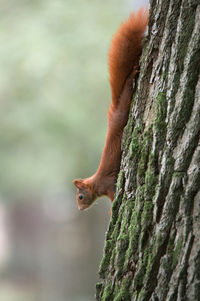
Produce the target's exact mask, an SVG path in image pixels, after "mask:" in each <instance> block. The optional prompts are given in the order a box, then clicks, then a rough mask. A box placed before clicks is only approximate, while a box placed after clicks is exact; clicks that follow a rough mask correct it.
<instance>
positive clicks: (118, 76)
mask: <svg viewBox="0 0 200 301" xmlns="http://www.w3.org/2000/svg"><path fill="white" fill-rule="evenodd" d="M147 23H148V13H147V11H146V10H144V9H140V10H139V11H138V12H137V13H136V14H135V13H132V14H131V15H130V17H129V18H128V20H127V21H125V22H124V23H122V24H121V25H120V27H119V29H118V31H117V32H116V34H115V35H114V37H113V39H112V42H111V47H110V50H109V54H108V65H109V74H110V86H111V93H112V102H111V105H110V108H109V110H108V131H107V136H106V142H105V146H104V149H103V153H102V156H101V161H100V164H99V167H98V169H97V171H96V173H95V174H94V175H93V176H91V177H89V178H86V179H75V180H74V181H73V183H74V185H75V186H76V187H77V203H78V208H79V209H80V210H84V209H86V208H88V207H89V206H90V205H91V204H92V203H93V202H94V201H95V200H96V199H97V198H98V197H101V196H103V195H105V196H108V198H110V200H111V202H112V201H113V200H114V195H115V185H116V181H117V176H118V173H119V169H120V162H121V153H122V152H121V140H122V134H123V130H124V127H125V125H126V123H127V120H128V115H129V110H130V103H131V98H132V94H133V79H134V77H135V75H136V73H137V72H138V71H137V68H138V64H139V58H140V55H141V51H142V40H143V38H144V33H145V30H146V26H147Z"/></svg>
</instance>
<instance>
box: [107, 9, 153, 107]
mask: <svg viewBox="0 0 200 301" xmlns="http://www.w3.org/2000/svg"><path fill="white" fill-rule="evenodd" d="M147 24H148V12H147V10H145V9H143V8H142V9H140V10H139V11H138V12H137V13H136V14H135V13H132V14H131V15H130V17H129V18H128V20H127V21H125V22H124V23H122V24H121V25H120V27H119V29H118V31H117V32H116V34H115V35H114V37H113V39H112V42H111V46H110V50H109V54H108V65H109V73H110V85H111V92H112V104H113V105H117V103H118V100H119V97H120V94H121V92H122V89H123V86H124V83H125V81H126V79H127V78H128V76H129V75H130V74H131V72H132V71H133V68H134V66H137V65H138V62H139V58H140V55H141V51H142V39H143V37H144V33H145V30H146V26H147Z"/></svg>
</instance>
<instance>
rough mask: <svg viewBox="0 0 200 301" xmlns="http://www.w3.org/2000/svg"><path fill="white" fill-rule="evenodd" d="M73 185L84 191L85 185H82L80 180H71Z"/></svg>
mask: <svg viewBox="0 0 200 301" xmlns="http://www.w3.org/2000/svg"><path fill="white" fill-rule="evenodd" d="M73 183H74V185H75V186H76V187H77V188H79V189H84V188H86V187H87V185H86V184H84V183H83V180H82V179H75V180H73Z"/></svg>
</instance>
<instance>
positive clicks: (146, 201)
mask: <svg viewBox="0 0 200 301" xmlns="http://www.w3.org/2000/svg"><path fill="white" fill-rule="evenodd" d="M199 53H200V4H199V1H195V0H193V1H190V0H187V1H186V0H182V1H181V0H171V1H166V0H160V1H151V6H150V21H149V35H148V37H147V41H146V46H145V49H144V51H143V56H142V58H141V68H140V76H139V80H138V83H137V91H136V93H135V94H134V100H133V103H132V106H131V110H130V115H129V121H128V123H127V126H126V128H125V131H124V137H123V146H122V148H123V154H122V162H121V169H120V173H119V177H118V181H117V191H116V197H115V200H114V203H113V207H112V216H111V221H110V225H109V228H108V231H107V234H106V241H105V248H104V255H103V259H102V262H101V265H100V271H99V274H100V278H101V279H100V282H99V283H98V284H97V286H96V300H98V301H100V300H101V301H104V300H109V301H112V300H114V301H129V300H130V301H139V300H141V301H146V300H151V301H153V300H154V301H155V300H156V301H157V300H160V301H164V300H167V301H169V300H170V301H174V300H189V301H190V300H191V301H193V300H200V274H199V270H200V234H199V226H198V225H199V224H200V138H199V137H200V79H199V71H200V55H199Z"/></svg>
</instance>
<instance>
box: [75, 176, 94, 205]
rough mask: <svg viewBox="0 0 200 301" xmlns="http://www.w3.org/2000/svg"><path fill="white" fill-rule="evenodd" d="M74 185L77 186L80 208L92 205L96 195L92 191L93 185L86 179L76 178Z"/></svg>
mask: <svg viewBox="0 0 200 301" xmlns="http://www.w3.org/2000/svg"><path fill="white" fill-rule="evenodd" d="M73 183H74V185H75V186H76V187H77V193H76V199H77V204H78V209H79V210H85V209H87V208H88V207H90V206H91V205H92V203H93V202H94V201H95V199H96V197H95V195H94V193H93V192H92V188H91V185H90V184H88V183H87V182H86V181H85V180H82V179H76V180H74V181H73Z"/></svg>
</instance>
